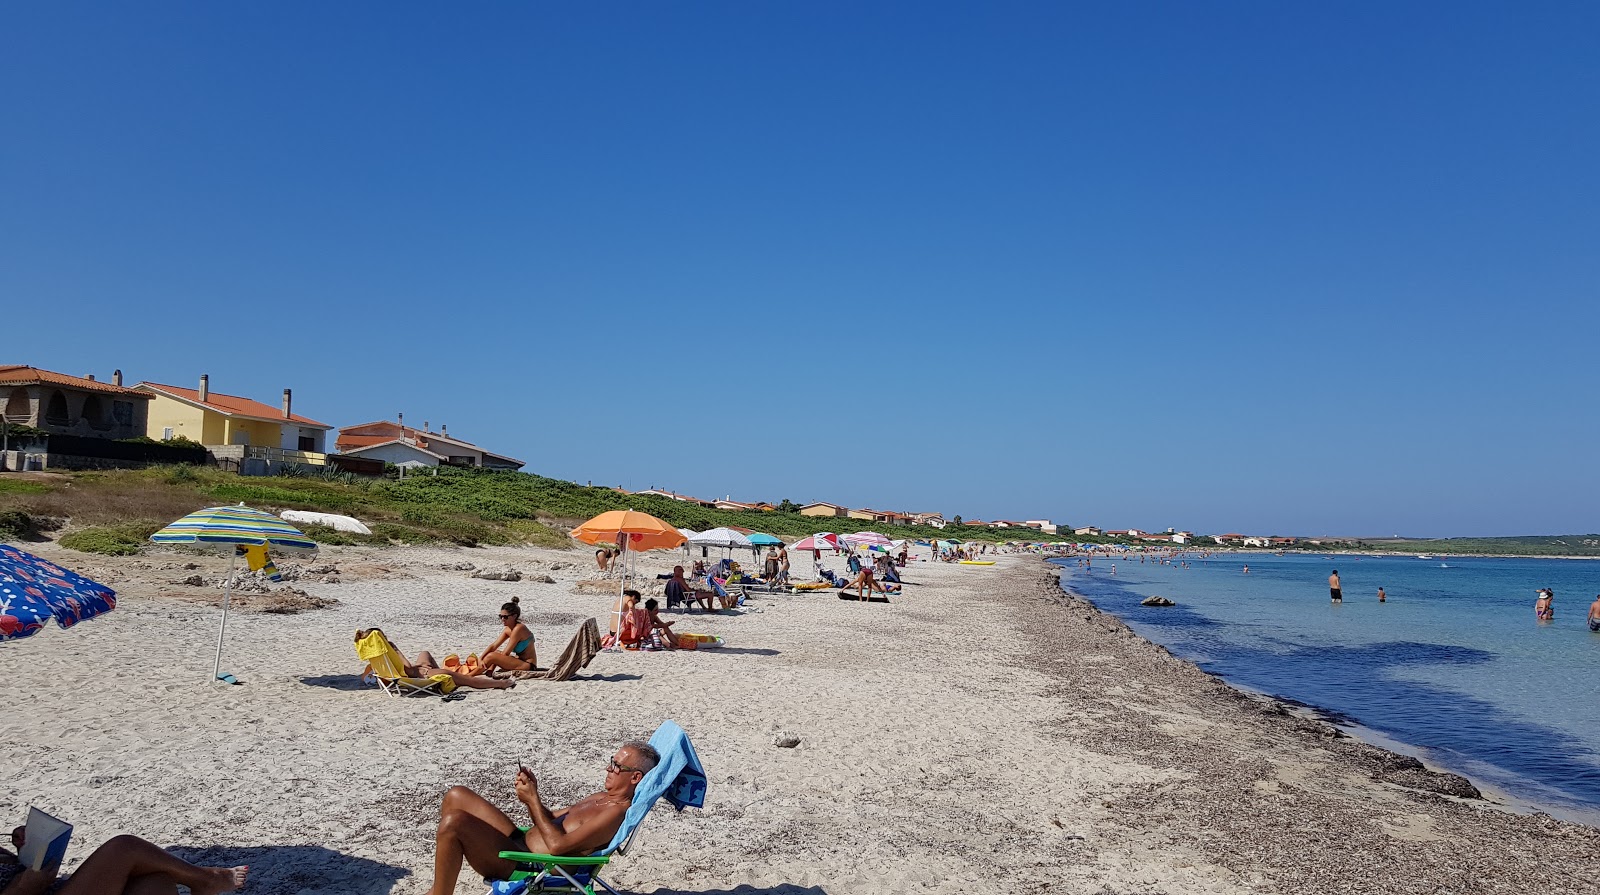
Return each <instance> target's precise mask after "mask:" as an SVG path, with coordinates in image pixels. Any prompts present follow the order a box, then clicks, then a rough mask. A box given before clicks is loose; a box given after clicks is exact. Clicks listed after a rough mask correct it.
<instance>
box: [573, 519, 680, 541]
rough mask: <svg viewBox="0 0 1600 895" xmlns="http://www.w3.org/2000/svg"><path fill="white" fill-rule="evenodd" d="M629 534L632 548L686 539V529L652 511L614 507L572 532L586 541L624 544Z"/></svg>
mask: <svg viewBox="0 0 1600 895" xmlns="http://www.w3.org/2000/svg"><path fill="white" fill-rule="evenodd" d="M619 535H627V536H628V537H627V538H626V546H627V549H629V550H659V549H662V548H666V547H676V546H678V545H679V544H682V543H683V541H684V535H683V532H681V531H679V530H677V529H676V528H673V527H672V526H670V525H668V524H667V523H665V522H662V521H661V520H660V519H657V518H656V517H654V516H652V515H650V514H649V513H640V512H637V511H635V510H610V511H608V512H604V513H601V514H600V515H598V516H596V517H594V518H593V519H590V520H589V521H588V522H585V523H583V524H582V525H580V526H578V527H577V528H574V529H573V530H572V536H573V537H575V538H577V539H578V540H580V541H582V542H584V543H585V544H613V543H616V544H621V543H624V542H623V541H622V540H620V539H619V538H618V536H619Z"/></svg>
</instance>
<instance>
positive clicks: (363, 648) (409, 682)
mask: <svg viewBox="0 0 1600 895" xmlns="http://www.w3.org/2000/svg"><path fill="white" fill-rule="evenodd" d="M356 657H357V658H359V659H360V660H361V661H363V662H365V663H367V664H368V665H369V666H371V668H372V676H373V677H375V678H376V679H377V681H378V686H379V687H380V688H381V689H382V690H383V692H385V693H387V694H389V695H390V696H444V695H445V694H446V693H449V692H450V691H451V690H454V689H455V688H456V682H455V681H454V680H452V679H451V678H450V676H449V675H447V674H436V675H434V676H433V677H407V676H406V663H405V660H404V659H402V658H401V657H400V651H399V650H397V649H395V648H394V644H392V643H390V642H389V638H387V637H385V636H383V632H382V631H380V630H378V629H377V628H373V629H372V630H370V631H368V632H367V633H366V636H364V637H360V638H357V639H356Z"/></svg>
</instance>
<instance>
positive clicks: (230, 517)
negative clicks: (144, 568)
mask: <svg viewBox="0 0 1600 895" xmlns="http://www.w3.org/2000/svg"><path fill="white" fill-rule="evenodd" d="M150 540H152V541H154V542H156V543H157V544H166V545H168V546H173V545H178V544H183V545H189V546H196V545H204V544H213V545H216V546H218V547H228V546H238V545H241V544H242V545H245V546H250V547H263V546H264V547H269V548H275V549H278V550H315V549H317V542H316V541H313V540H311V539H310V538H308V537H306V536H305V535H303V534H301V533H300V529H298V528H295V527H294V526H293V525H290V524H289V523H287V522H285V521H283V520H282V519H279V518H278V517H277V516H274V515H272V514H271V513H268V512H265V511H263V510H255V509H251V508H250V507H247V506H245V505H244V504H239V505H238V506H234V507H212V508H211V509H209V510H196V511H195V512H193V513H190V514H189V515H187V516H185V517H183V518H182V519H179V520H178V521H176V522H174V523H172V524H171V525H168V526H167V527H166V528H163V529H161V530H160V531H158V532H156V533H155V534H153V535H151V536H150Z"/></svg>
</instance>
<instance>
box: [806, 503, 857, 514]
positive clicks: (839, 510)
mask: <svg viewBox="0 0 1600 895" xmlns="http://www.w3.org/2000/svg"><path fill="white" fill-rule="evenodd" d="M800 515H802V516H841V517H842V516H848V515H850V508H849V507H842V506H839V505H838V504H836V503H823V502H818V503H808V504H806V505H805V506H803V507H801V508H800Z"/></svg>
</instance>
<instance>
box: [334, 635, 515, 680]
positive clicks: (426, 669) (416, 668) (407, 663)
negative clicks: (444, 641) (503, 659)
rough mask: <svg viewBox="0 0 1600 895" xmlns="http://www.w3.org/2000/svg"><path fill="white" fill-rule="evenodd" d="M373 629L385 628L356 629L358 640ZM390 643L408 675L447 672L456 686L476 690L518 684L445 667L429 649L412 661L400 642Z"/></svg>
mask: <svg viewBox="0 0 1600 895" xmlns="http://www.w3.org/2000/svg"><path fill="white" fill-rule="evenodd" d="M372 631H377V632H379V633H382V632H383V629H382V628H362V629H360V630H358V631H356V642H357V643H360V642H361V640H362V639H363V638H365V637H366V636H367V635H368V634H369V633H371V632H372ZM383 636H384V639H385V640H389V635H387V634H384V635H383ZM389 645H390V646H392V647H394V651H395V652H396V653H398V654H399V655H400V668H401V671H403V672H404V673H405V676H406V677H433V676H434V675H436V674H446V675H449V676H450V679H451V680H453V681H455V682H456V686H458V687H470V688H472V689H474V690H509V689H511V688H512V687H515V686H516V685H517V682H516V681H502V680H497V679H495V678H492V677H487V676H483V675H474V674H470V673H468V672H465V671H461V670H459V669H456V668H445V667H444V666H442V665H440V664H439V661H438V660H437V659H435V658H434V657H433V653H430V652H428V651H427V650H423V651H422V652H420V653H417V658H416V661H412V660H410V659H407V658H406V653H405V650H403V649H401V648H400V644H398V643H395V642H394V641H393V640H389ZM371 670H372V666H371V665H368V666H367V668H366V670H365V671H363V672H361V676H362V677H366V676H367V674H368V672H370V671H371Z"/></svg>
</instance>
